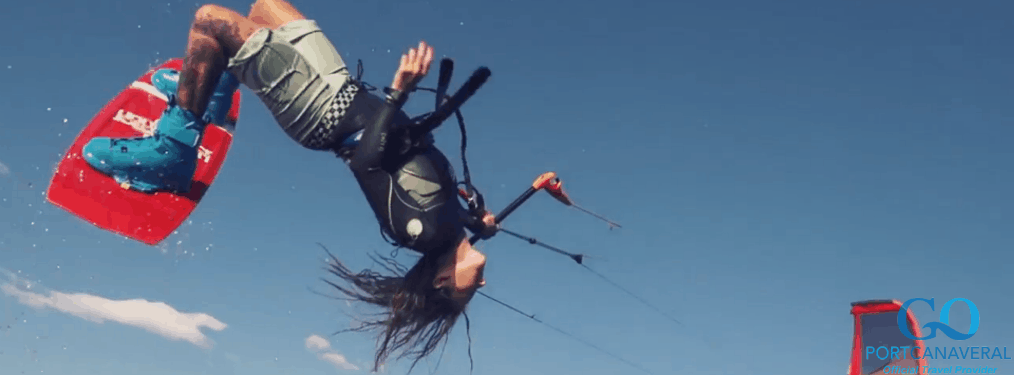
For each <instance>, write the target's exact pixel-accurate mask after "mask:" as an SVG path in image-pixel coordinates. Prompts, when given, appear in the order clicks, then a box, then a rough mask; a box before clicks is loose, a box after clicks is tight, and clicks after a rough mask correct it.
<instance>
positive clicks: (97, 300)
mask: <svg viewBox="0 0 1014 375" xmlns="http://www.w3.org/2000/svg"><path fill="white" fill-rule="evenodd" d="M0 271H4V270H3V269H2V268H0ZM4 273H7V275H8V276H9V277H10V278H11V281H12V282H10V283H4V284H0V291H3V292H4V293H5V294H7V295H10V296H12V297H14V298H16V299H17V300H18V302H20V303H22V304H24V305H28V306H31V307H34V308H37V309H46V308H48V309H53V310H57V311H60V312H63V313H66V314H70V315H73V316H76V317H79V318H82V319H85V320H88V321H92V322H95V323H104V322H106V321H112V322H116V323H120V324H125V325H129V326H134V327H138V328H141V329H144V330H146V331H148V332H151V333H154V334H157V335H160V336H163V337H165V338H168V339H170V340H183V341H187V342H189V343H191V344H194V345H197V346H199V347H201V348H205V349H207V348H210V347H211V346H213V345H214V344H213V342H212V341H211V339H209V338H208V337H207V336H205V335H204V333H203V332H201V328H202V327H206V328H208V329H212V330H215V331H221V330H223V329H225V327H226V325H225V323H222V322H220V321H218V319H215V318H214V317H212V316H211V315H208V314H204V313H183V312H179V311H177V310H176V309H175V308H173V307H172V306H169V305H168V304H165V303H163V302H153V301H148V300H144V299H130V300H120V301H116V300H111V299H107V298H104V297H99V296H94V295H90V294H84V293H61V292H57V291H49V292H48V293H47V294H41V293H39V292H43V291H39V292H34V291H32V286H33V285H32V284H31V283H30V282H27V281H24V280H21V279H19V278H17V277H15V276H13V274H11V273H10V272H4Z"/></svg>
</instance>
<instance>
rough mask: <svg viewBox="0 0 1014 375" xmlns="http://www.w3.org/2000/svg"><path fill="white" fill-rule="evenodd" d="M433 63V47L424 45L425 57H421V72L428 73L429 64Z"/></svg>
mask: <svg viewBox="0 0 1014 375" xmlns="http://www.w3.org/2000/svg"><path fill="white" fill-rule="evenodd" d="M432 63H433V47H429V46H427V47H426V53H425V57H424V58H423V74H429V72H430V64H432Z"/></svg>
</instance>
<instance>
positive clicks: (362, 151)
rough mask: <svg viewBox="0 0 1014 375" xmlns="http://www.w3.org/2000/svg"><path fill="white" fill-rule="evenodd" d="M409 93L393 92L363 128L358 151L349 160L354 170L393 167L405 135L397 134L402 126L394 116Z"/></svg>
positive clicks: (363, 170) (360, 171)
mask: <svg viewBox="0 0 1014 375" xmlns="http://www.w3.org/2000/svg"><path fill="white" fill-rule="evenodd" d="M407 98H408V94H405V93H402V92H400V91H395V92H393V93H392V94H391V95H390V96H388V100H387V101H386V102H385V103H384V105H383V107H381V109H380V111H379V112H378V113H377V115H376V117H375V118H374V120H373V121H372V122H371V123H370V124H369V125H368V126H367V127H366V129H364V130H363V137H362V139H361V140H360V141H359V146H357V147H356V153H355V155H353V156H352V158H351V159H350V160H349V167H350V168H352V171H354V172H357V173H363V172H366V171H367V170H370V169H376V168H383V167H392V165H391V163H392V162H393V161H394V159H395V157H396V156H398V153H399V151H400V149H401V147H402V146H403V145H402V144H401V142H403V141H404V139H403V137H401V136H398V135H397V134H395V133H396V132H397V130H399V129H400V127H396V125H397V124H394V123H393V120H394V118H395V117H396V115H397V114H398V112H399V111H400V110H401V106H402V105H403V104H405V100H406V99H407Z"/></svg>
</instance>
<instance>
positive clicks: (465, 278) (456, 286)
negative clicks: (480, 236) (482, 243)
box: [434, 240, 486, 305]
mask: <svg viewBox="0 0 1014 375" xmlns="http://www.w3.org/2000/svg"><path fill="white" fill-rule="evenodd" d="M465 243H466V244H467V240H465ZM445 257H446V258H445V261H444V262H443V263H444V266H443V267H442V268H441V270H440V272H439V273H438V274H437V277H436V279H435V280H434V286H435V287H437V288H444V289H445V290H447V292H448V295H449V296H450V297H451V298H452V299H454V300H455V301H457V302H458V303H460V304H462V305H465V304H467V303H468V302H469V301H471V300H472V297H474V296H475V292H476V291H478V290H479V288H481V287H482V286H483V285H486V280H485V279H484V278H483V271H484V270H485V268H486V256H485V255H483V254H482V253H480V252H479V251H478V250H475V248H473V247H472V246H471V245H470V244H469V245H463V246H459V247H458V249H457V250H456V251H454V252H451V253H449V254H447V255H446V256H445Z"/></svg>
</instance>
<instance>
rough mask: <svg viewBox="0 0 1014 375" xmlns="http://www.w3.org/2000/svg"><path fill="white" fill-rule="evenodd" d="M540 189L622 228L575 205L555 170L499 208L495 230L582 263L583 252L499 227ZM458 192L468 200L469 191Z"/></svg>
mask: <svg viewBox="0 0 1014 375" xmlns="http://www.w3.org/2000/svg"><path fill="white" fill-rule="evenodd" d="M540 190H545V191H546V192H547V193H549V195H550V196H552V197H553V198H555V199H556V200H557V201H559V202H560V203H563V204H565V205H567V206H572V207H575V208H577V209H579V210H581V212H584V213H587V214H589V215H592V216H594V217H596V218H599V219H601V220H603V221H605V222H606V223H608V224H609V229H612V228H614V227H615V228H622V227H621V226H620V225H619V224H616V223H615V222H613V221H611V220H609V219H606V218H604V217H602V216H601V215H598V214H595V213H593V212H591V211H588V210H586V209H583V208H581V207H580V206H577V205H576V204H574V201H573V200H572V199H570V196H569V195H568V194H567V192H566V191H564V190H563V181H562V180H560V178H559V177H557V175H556V172H546V173H543V174H541V175H539V177H537V178H535V180H534V181H532V185H531V186H529V187H528V189H527V190H525V192H524V193H521V195H520V196H518V197H517V199H514V201H513V202H511V203H510V204H508V205H507V207H504V209H503V210H501V211H500V213H499V214H497V215H496V219H495V222H496V225H497V230H499V231H502V232H504V233H507V234H509V235H511V236H514V237H517V238H520V239H522V240H524V241H527V242H528V243H530V244H532V245H537V246H541V247H543V248H546V249H549V250H551V251H554V252H556V253H559V254H562V255H566V256H568V257H570V258H571V259H573V260H574V261H575V262H577V263H578V264H582V262H583V261H584V258H585V255H583V254H574V253H571V252H567V251H564V250H561V249H560V248H557V247H555V246H551V245H548V244H545V243H542V242H541V241H539V240H537V239H535V238H532V237H528V236H525V235H522V234H519V233H515V232H512V231H509V230H507V229H504V228H503V227H500V223H501V222H503V220H504V219H506V218H507V216H509V215H510V214H511V213H513V212H514V211H515V210H517V209H518V207H521V205H522V204H524V203H525V202H527V201H528V199H530V198H531V197H532V196H534V195H535V193H537V192H539V191H540ZM458 194H460V195H461V196H462V198H465V200H469V198H470V195H469V193H468V192H467V191H465V190H464V189H459V190H458ZM481 238H482V236H480V235H478V234H477V235H474V236H472V238H470V239H469V240H468V242H470V243H472V244H475V243H476V242H478V241H479V240H480V239H481Z"/></svg>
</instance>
